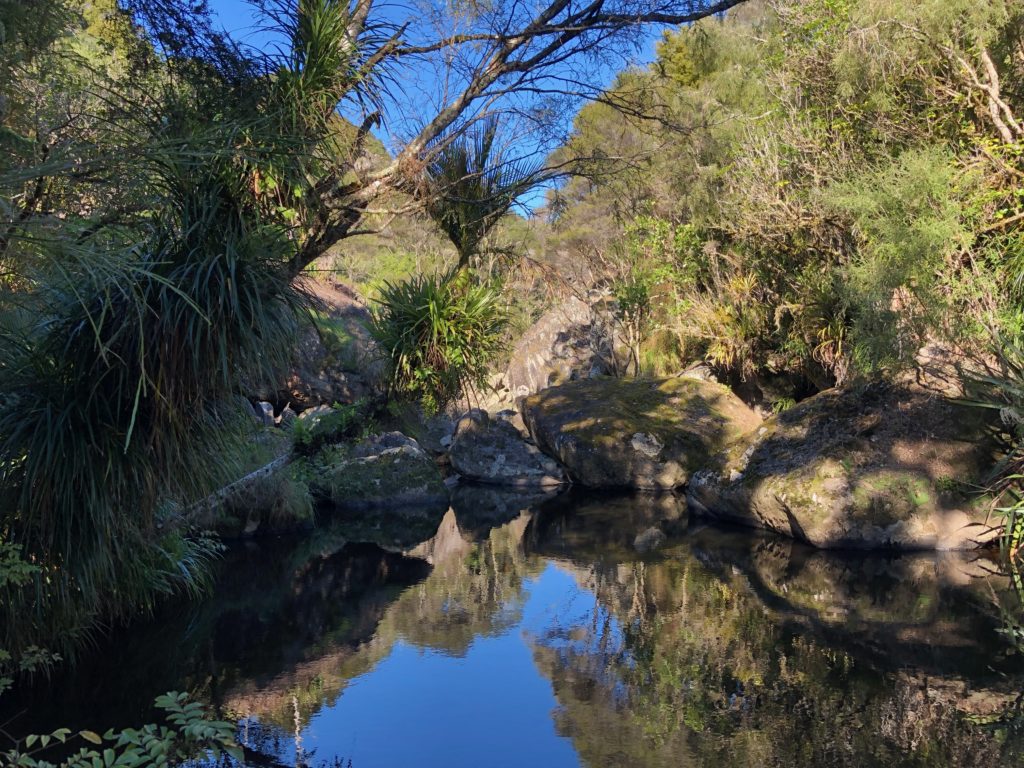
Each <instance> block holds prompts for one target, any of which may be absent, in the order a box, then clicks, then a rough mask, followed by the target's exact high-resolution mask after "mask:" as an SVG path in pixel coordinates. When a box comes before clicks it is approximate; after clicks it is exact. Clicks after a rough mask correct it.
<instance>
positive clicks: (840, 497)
mask: <svg viewBox="0 0 1024 768" xmlns="http://www.w3.org/2000/svg"><path fill="white" fill-rule="evenodd" d="M984 427H985V423H984V420H983V418H982V417H980V416H979V411H978V409H971V408H968V407H965V406H959V405H955V404H952V403H950V402H949V401H948V400H946V399H944V398H941V397H937V396H935V395H934V394H930V393H929V392H926V391H924V390H922V389H918V388H913V387H909V386H899V385H886V384H877V385H872V386H870V387H867V388H861V389H850V390H846V391H841V390H828V391H826V392H822V393H820V394H818V395H815V396H814V397H811V398H809V399H807V400H805V401H803V402H801V403H800V404H798V405H796V406H795V407H793V408H792V409H790V410H788V411H785V412H783V413H781V414H779V415H778V416H775V417H773V418H772V419H770V420H769V421H767V422H765V424H764V426H763V427H762V428H761V429H759V430H758V431H756V432H755V433H753V434H751V435H749V436H747V437H745V438H743V439H740V440H739V441H738V442H737V443H735V444H734V445H733V446H731V447H730V449H729V450H728V451H727V452H726V453H725V454H723V456H722V457H721V459H720V462H719V465H718V466H716V467H715V468H713V469H708V470H705V471H702V472H699V473H698V474H696V475H695V476H694V477H693V479H692V480H691V482H690V485H689V488H688V489H687V501H688V503H689V505H690V509H691V511H692V512H695V513H698V514H703V515H707V516H710V517H715V518H720V519H724V520H730V521H734V522H738V523H742V524H744V525H751V526H756V527H760V528H767V529H770V530H773V531H778V532H779V533H783V534H786V535H787V536H792V537H793V538H796V539H799V540H802V541H806V542H808V543H810V544H813V545H814V546H817V547H830V548H886V547H891V548H901V549H964V548H971V547H974V546H977V545H978V544H979V543H982V542H985V541H987V540H989V539H991V537H992V536H993V532H992V531H991V529H990V528H989V526H987V525H986V524H985V523H984V520H985V514H984V512H983V511H981V510H979V509H976V508H975V506H973V505H972V503H971V500H970V498H969V497H968V496H966V495H964V494H963V493H961V489H965V488H969V487H971V486H975V485H976V484H977V483H978V482H979V480H980V478H981V475H982V473H983V472H984V470H985V468H986V467H988V466H991V455H990V450H991V448H990V446H988V444H987V443H986V440H985V438H984Z"/></svg>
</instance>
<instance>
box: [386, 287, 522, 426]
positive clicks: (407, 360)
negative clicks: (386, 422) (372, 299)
mask: <svg viewBox="0 0 1024 768" xmlns="http://www.w3.org/2000/svg"><path fill="white" fill-rule="evenodd" d="M377 303H378V306H377V308H376V310H375V311H374V314H373V322H372V324H371V326H370V333H371V335H372V336H373V339H374V341H376V342H377V344H379V345H380V348H381V349H382V350H383V352H384V354H385V356H386V358H387V361H388V366H389V374H390V385H391V389H392V391H393V392H395V393H396V394H398V395H400V396H405V397H409V398H412V399H414V400H418V401H419V402H420V403H421V405H422V406H423V407H424V410H426V411H427V412H434V411H436V410H438V409H439V408H443V407H444V406H445V405H447V404H448V403H450V402H451V401H452V400H454V399H455V398H456V397H458V396H459V395H460V394H461V393H463V392H465V391H466V390H468V389H471V388H473V387H479V386H482V385H483V384H484V383H485V381H486V376H487V371H488V368H487V365H488V363H489V362H490V360H491V359H492V358H493V356H494V355H495V353H496V352H497V350H498V346H499V342H500V339H501V333H502V331H503V330H504V328H505V323H506V315H505V312H504V308H503V307H502V305H501V294H500V292H499V291H498V289H497V288H496V287H495V286H494V285H492V284H488V283H484V284H473V283H472V282H471V281H470V279H469V276H468V274H467V273H466V272H464V271H461V272H460V271H453V272H449V273H447V274H445V275H434V276H425V275H418V276H415V277H413V278H411V279H409V280H407V281H405V282H401V283H385V285H384V287H383V289H382V290H381V292H380V298H379V299H378V300H377Z"/></svg>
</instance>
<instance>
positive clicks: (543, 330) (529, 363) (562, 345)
mask: <svg viewBox="0 0 1024 768" xmlns="http://www.w3.org/2000/svg"><path fill="white" fill-rule="evenodd" d="M606 338H607V334H606V333H605V331H604V328H603V326H602V323H601V322H600V320H599V318H598V317H597V315H596V313H595V311H594V309H593V308H592V307H591V305H590V304H589V303H587V302H586V301H584V300H583V299H580V298H578V297H576V296H570V297H569V298H568V299H567V300H565V301H563V302H561V303H560V304H559V305H558V306H556V307H553V308H551V309H549V310H548V311H547V312H545V313H544V314H543V315H541V316H540V318H539V319H538V320H537V322H535V323H534V324H533V325H532V326H531V327H530V328H529V329H528V330H527V331H526V333H524V334H523V336H522V338H521V339H520V340H519V343H518V344H517V345H516V348H515V350H514V351H513V352H512V357H511V360H510V361H509V364H508V369H507V370H506V372H505V379H504V385H505V386H507V388H508V390H509V392H510V395H511V398H513V399H514V398H518V397H523V396H525V395H530V394H533V393H534V392H539V391H540V390H542V389H545V388H547V387H550V386H554V385H557V384H564V383H565V382H567V381H573V380H576V379H584V378H588V377H590V376H593V375H597V374H601V373H605V372H606V370H607V359H608V356H609V355H610V352H609V351H608V346H609V345H608V342H606V341H605V339H606Z"/></svg>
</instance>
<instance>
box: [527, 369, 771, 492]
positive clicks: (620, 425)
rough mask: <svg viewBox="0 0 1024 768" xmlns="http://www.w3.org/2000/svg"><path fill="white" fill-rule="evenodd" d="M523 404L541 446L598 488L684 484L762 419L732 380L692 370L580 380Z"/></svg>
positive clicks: (573, 475) (577, 477)
mask: <svg viewBox="0 0 1024 768" xmlns="http://www.w3.org/2000/svg"><path fill="white" fill-rule="evenodd" d="M520 407H521V411H522V414H523V420H524V421H525V422H526V425H527V428H528V429H529V430H530V434H531V435H532V436H533V439H534V441H535V442H536V443H537V446H538V447H539V448H540V449H541V450H542V451H544V452H545V453H547V454H548V455H549V456H552V457H554V458H556V459H558V461H560V462H561V463H562V465H563V466H565V468H566V470H567V471H568V473H569V476H570V477H571V478H572V479H573V481H575V482H576V483H579V484H580V485H583V486H587V487H590V488H643V489H651V490H657V489H670V488H677V487H679V486H681V485H683V484H685V483H686V481H687V480H688V479H689V477H690V475H691V474H692V473H693V472H694V471H696V470H698V469H700V468H701V467H704V466H707V461H708V457H709V456H712V455H715V454H716V453H718V452H719V451H721V450H722V449H723V448H724V447H725V446H726V445H728V444H729V443H730V442H732V441H733V440H735V439H737V438H738V437H740V436H741V435H742V434H744V433H746V432H748V431H750V430H752V429H755V428H756V427H757V426H758V425H759V424H760V419H759V418H758V416H757V415H756V414H755V413H754V412H753V411H751V410H750V409H749V408H748V407H747V406H746V405H744V404H743V403H742V402H741V401H740V399H739V398H737V397H736V396H735V395H734V394H733V393H732V392H730V391H729V389H727V388H726V387H724V386H722V385H720V384H715V383H713V382H708V381H698V380H696V379H690V378H672V379H655V380H649V379H612V378H599V379H589V380H585V381H574V382H570V383H568V384H564V385H562V386H560V387H552V388H549V389H546V390H543V391H541V392H538V393H537V394H535V395H531V396H530V397H527V398H524V399H523V400H522V401H521V405H520Z"/></svg>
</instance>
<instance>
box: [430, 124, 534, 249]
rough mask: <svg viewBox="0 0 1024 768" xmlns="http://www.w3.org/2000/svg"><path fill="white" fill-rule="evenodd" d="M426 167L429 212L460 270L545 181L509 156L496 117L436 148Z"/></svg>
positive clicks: (527, 164) (528, 165) (529, 165)
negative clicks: (525, 196) (519, 203)
mask: <svg viewBox="0 0 1024 768" xmlns="http://www.w3.org/2000/svg"><path fill="white" fill-rule="evenodd" d="M428 156H429V157H430V161H429V162H428V164H427V169H426V172H427V179H428V185H427V186H428V192H427V200H428V203H427V212H428V213H429V214H430V216H431V218H433V220H434V221H435V222H437V224H438V226H439V227H440V228H441V230H442V231H443V232H444V234H445V235H446V236H447V237H448V239H449V240H451V242H452V244H453V245H454V246H455V250H456V251H457V252H458V255H459V268H460V269H461V268H464V267H467V266H469V263H470V260H471V259H472V258H473V257H474V256H475V255H477V253H478V252H479V250H480V247H481V245H482V244H483V242H484V239H485V238H486V237H487V235H488V233H489V232H490V231H491V230H492V229H493V228H494V226H495V225H496V224H497V223H498V222H499V221H500V220H501V218H502V217H503V216H505V214H507V213H508V212H509V211H510V210H512V207H513V206H514V205H515V203H516V200H518V199H519V198H520V197H521V196H522V195H523V194H525V193H526V192H528V191H529V190H530V189H531V188H533V187H535V186H537V185H538V184H539V183H541V182H542V181H543V179H544V172H543V171H542V169H541V166H539V165H538V164H536V163H533V162H527V161H524V160H521V159H515V158H510V157H508V152H507V149H506V148H505V147H504V146H502V142H501V141H500V138H499V132H498V121H497V118H496V117H494V116H491V117H488V118H485V119H483V120H482V121H481V122H480V123H479V124H478V126H477V127H476V128H475V129H473V130H469V131H466V132H464V133H462V134H460V135H459V136H458V137H457V138H454V139H452V138H450V137H447V136H446V137H442V139H440V140H439V141H438V142H436V143H435V147H433V148H432V149H431V150H430V151H429V153H428Z"/></svg>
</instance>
